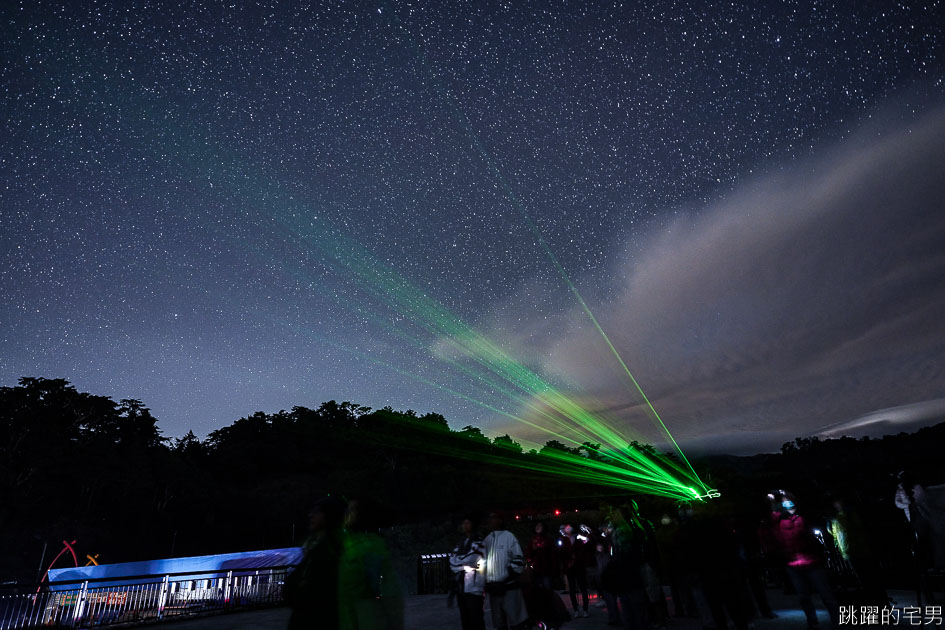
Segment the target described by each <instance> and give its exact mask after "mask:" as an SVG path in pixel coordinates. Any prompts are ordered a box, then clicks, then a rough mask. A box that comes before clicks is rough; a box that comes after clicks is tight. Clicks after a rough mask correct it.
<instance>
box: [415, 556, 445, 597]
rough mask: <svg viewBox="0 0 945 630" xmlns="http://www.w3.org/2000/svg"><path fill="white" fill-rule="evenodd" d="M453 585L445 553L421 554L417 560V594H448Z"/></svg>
mask: <svg viewBox="0 0 945 630" xmlns="http://www.w3.org/2000/svg"><path fill="white" fill-rule="evenodd" d="M452 584H453V574H452V573H451V572H450V562H449V556H448V555H447V554H445V553H430V554H423V555H421V556H419V557H418V558H417V594H418V595H429V594H433V593H446V592H449V589H450V586H452Z"/></svg>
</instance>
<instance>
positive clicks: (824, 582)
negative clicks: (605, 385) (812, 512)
mask: <svg viewBox="0 0 945 630" xmlns="http://www.w3.org/2000/svg"><path fill="white" fill-rule="evenodd" d="M772 518H773V519H774V521H775V522H776V523H777V532H778V538H779V541H780V543H781V549H782V551H783V554H784V559H785V562H786V563H787V574H788V577H789V578H790V580H791V583H792V584H794V589H795V590H796V591H797V596H798V599H799V600H800V604H801V609H803V611H804V614H805V615H806V616H807V627H808V628H816V627H818V622H817V610H816V609H815V608H814V602H813V599H812V598H811V592H812V591H817V593H818V594H819V595H820V598H821V600H823V602H824V606H825V607H826V608H827V611H828V612H829V613H830V620H831V622H832V623H833V625H834V626H838V625H840V608H839V605H838V604H837V600H836V598H835V597H834V595H833V591H832V590H831V588H830V583H829V581H828V579H827V571H826V570H825V569H824V567H823V551H822V549H821V548H820V543H818V542H817V540H816V538H814V534H813V532H812V531H811V529H810V528H809V527H808V525H807V523H806V522H805V521H804V518H803V517H802V516H801V515H800V514H798V513H797V507H796V506H795V504H794V498H793V497H792V496H791V495H789V494H784V495H782V496H781V504H780V509H779V510H777V511H774V512H773V514H772Z"/></svg>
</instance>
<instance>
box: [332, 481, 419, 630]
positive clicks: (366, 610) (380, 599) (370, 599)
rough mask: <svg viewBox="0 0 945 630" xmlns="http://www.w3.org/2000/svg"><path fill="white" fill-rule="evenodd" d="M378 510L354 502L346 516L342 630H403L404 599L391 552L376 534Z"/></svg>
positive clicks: (341, 583)
mask: <svg viewBox="0 0 945 630" xmlns="http://www.w3.org/2000/svg"><path fill="white" fill-rule="evenodd" d="M379 512H380V511H379V509H378V508H377V507H376V506H375V505H373V503H371V502H369V501H367V500H353V501H351V502H350V503H349V504H348V512H347V514H346V515H345V540H344V550H343V552H342V554H341V562H340V564H339V569H338V602H339V606H338V616H339V628H340V629H341V630H403V627H404V600H403V593H402V592H401V589H400V584H399V583H398V581H397V577H396V574H395V573H394V567H393V564H392V563H391V557H390V551H389V550H388V549H387V544H386V543H385V542H384V539H383V538H381V536H380V534H378V524H379V521H378V519H379V516H380V514H379Z"/></svg>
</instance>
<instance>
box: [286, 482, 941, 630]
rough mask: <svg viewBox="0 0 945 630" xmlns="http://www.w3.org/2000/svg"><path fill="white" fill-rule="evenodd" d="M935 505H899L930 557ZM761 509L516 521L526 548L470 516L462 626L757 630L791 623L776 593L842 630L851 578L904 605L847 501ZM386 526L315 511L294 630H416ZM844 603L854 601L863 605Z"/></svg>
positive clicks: (345, 507) (905, 494) (905, 493)
mask: <svg viewBox="0 0 945 630" xmlns="http://www.w3.org/2000/svg"><path fill="white" fill-rule="evenodd" d="M923 493H924V489H922V488H921V486H917V485H916V486H913V485H911V484H909V483H906V484H904V485H903V484H900V492H899V495H901V496H899V495H897V499H896V503H897V505H898V506H899V507H900V508H902V509H903V510H904V511H905V516H906V518H907V520H910V522H911V523H912V524H913V525H914V526H915V527H914V529H915V533H916V540H917V545H916V549H918V550H921V549H922V546H923V545H924V544H926V543H927V542H928V541H927V538H928V532H926V531H925V530H929V532H931V531H932V530H933V529H934V527H940V525H938V526H933V525H930V524H929V522H930V521H929V515H930V514H931V510H930V508H929V507H928V505H925V504H923V503H922V502H923V501H926V499H925V496H924V494H923ZM758 505H759V506H763V507H761V509H759V510H758V511H757V512H756V513H755V517H753V518H745V517H740V518H738V517H734V516H730V515H726V514H725V513H724V511H722V510H711V509H705V506H704V505H703V504H693V503H689V502H682V503H679V504H677V505H676V510H675V511H674V512H673V513H665V514H662V516H661V518H660V519H659V521H658V522H657V523H656V524H655V525H654V523H653V522H651V521H650V520H648V519H646V518H644V517H643V516H642V515H641V514H640V510H639V509H638V506H637V504H636V503H635V502H634V501H632V500H628V501H627V502H625V503H622V504H620V505H604V506H601V509H600V510H599V511H598V512H593V513H586V512H585V513H581V514H580V516H583V517H586V522H568V521H567V520H566V519H563V518H554V519H551V518H549V519H548V520H542V519H541V518H535V519H532V520H527V521H522V522H519V521H517V520H516V522H515V527H513V529H517V530H518V531H519V532H520V533H522V532H523V525H525V524H526V522H527V525H528V528H529V529H530V530H531V533H530V538H528V537H523V538H522V540H524V545H523V544H522V542H520V539H519V537H518V536H516V535H515V534H514V533H513V532H512V531H510V530H509V528H508V527H507V523H506V521H505V518H504V515H503V514H502V513H500V512H492V513H490V514H488V516H487V518H485V519H484V520H483V525H484V527H483V528H480V527H479V523H478V522H477V519H476V518H475V517H474V516H469V517H467V518H465V519H464V520H463V521H462V524H461V531H462V536H461V539H460V540H459V542H458V544H457V545H456V546H455V548H454V549H453V550H452V552H451V553H450V554H449V566H450V570H451V572H452V575H453V581H452V589H451V594H450V602H451V603H452V602H454V601H455V602H457V603H458V606H457V607H458V611H459V614H458V616H459V619H458V620H457V621H458V625H459V626H461V627H462V628H463V630H485V628H486V619H485V616H486V615H485V611H486V608H487V607H486V605H485V604H486V602H487V601H488V604H489V606H488V609H489V610H490V613H491V627H492V628H494V629H495V630H525V629H531V628H560V627H561V626H562V625H563V624H564V623H566V622H568V621H570V620H572V619H575V620H577V619H582V618H585V617H588V616H590V615H591V612H594V614H595V615H603V614H606V616H607V622H608V624H609V625H612V626H618V627H624V628H626V629H628V630H646V629H649V628H654V629H657V628H662V627H664V626H665V625H666V624H667V622H668V620H669V618H670V617H673V616H676V617H694V618H696V619H697V620H699V621H700V622H701V625H702V626H703V627H704V628H714V629H715V630H726V629H727V628H729V627H730V626H733V627H734V628H735V629H736V630H747V629H748V628H749V624H750V622H751V621H752V619H754V618H759V617H760V618H774V617H776V616H777V615H776V614H775V613H774V611H773V610H772V608H771V606H770V604H769V602H768V597H767V593H768V588H769V586H772V585H775V586H779V587H782V588H784V590H785V593H791V594H793V595H794V596H796V602H797V606H798V608H800V609H801V610H802V611H803V612H804V615H805V617H806V620H807V625H808V628H817V627H818V618H817V611H816V607H815V595H816V596H817V600H819V601H818V602H816V603H819V604H821V605H822V606H823V608H825V609H826V611H827V613H828V614H829V618H830V621H831V625H832V626H834V627H837V626H839V625H840V605H839V600H840V598H839V597H838V593H837V592H835V589H836V585H837V579H836V578H837V576H839V575H846V576H847V577H850V576H852V578H853V579H854V580H855V582H856V585H857V587H856V602H855V603H857V604H861V605H862V604H869V605H872V606H880V607H883V606H886V605H887V604H888V603H889V602H890V600H889V597H888V595H887V593H886V590H885V588H884V584H883V578H882V575H881V571H880V565H879V561H878V559H877V557H876V554H874V553H873V545H872V544H871V541H870V536H869V535H868V534H869V532H868V531H867V529H866V527H865V525H864V522H863V519H862V518H861V517H860V516H859V515H858V514H857V513H856V511H855V510H852V509H851V508H850V506H848V505H847V504H846V502H845V501H844V500H842V499H839V498H838V499H836V500H834V502H833V508H834V511H833V514H832V516H831V517H830V518H827V519H821V520H819V521H818V522H817V524H816V525H815V524H814V523H813V522H812V521H810V520H809V519H808V518H806V516H805V513H804V511H803V506H799V505H798V503H797V499H796V497H794V496H793V495H792V494H791V493H790V492H785V491H783V490H778V491H773V492H771V493H770V494H768V495H767V501H765V500H764V499H762V498H761V497H759V501H758ZM375 514H376V511H375V510H374V509H373V508H372V505H371V504H370V503H365V502H362V501H350V502H347V503H345V502H344V501H342V500H340V499H338V498H335V497H324V498H322V499H320V500H319V501H317V502H316V503H315V505H314V506H313V507H312V509H311V511H310V514H309V518H310V529H311V536H310V537H309V538H308V540H307V541H306V543H305V545H304V559H303V561H302V562H301V564H300V565H299V566H298V567H297V568H296V569H295V570H294V571H293V572H292V573H291V574H290V575H289V576H288V578H287V580H286V584H285V596H286V600H287V601H288V602H289V604H290V605H291V607H292V616H291V619H290V624H289V628H290V630H299V629H302V628H331V629H333V628H339V629H341V630H402V628H403V626H404V615H403V611H404V599H403V594H402V590H401V588H400V585H399V583H398V581H397V579H396V577H395V572H394V570H393V566H392V562H391V554H390V552H389V550H388V549H387V547H386V545H385V543H384V541H383V539H382V538H381V537H380V535H379V534H378V528H377V523H376V522H375V520H374V516H375ZM559 516H560V515H559ZM552 523H554V524H552ZM588 523H591V524H590V525H589V524H588ZM923 528H924V529H923ZM935 531H937V530H935ZM933 533H934V532H933ZM923 536H925V537H926V538H925V539H923ZM933 537H934V536H933ZM664 585H665V586H664ZM666 587H668V589H669V593H668V594H667V593H666V591H665V588H666ZM565 592H566V593H567V595H568V600H569V603H570V610H568V608H567V605H566V603H565V600H564V599H563V598H562V597H561V595H560V594H559V593H565ZM667 595H668V596H667ZM841 595H844V596H845V597H846V599H845V601H846V602H847V603H850V602H851V600H850V594H849V592H847V593H841Z"/></svg>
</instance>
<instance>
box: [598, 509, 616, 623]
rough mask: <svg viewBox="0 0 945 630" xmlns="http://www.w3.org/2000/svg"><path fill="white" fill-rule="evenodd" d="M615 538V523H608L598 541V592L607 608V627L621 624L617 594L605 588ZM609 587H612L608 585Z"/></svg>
mask: <svg viewBox="0 0 945 630" xmlns="http://www.w3.org/2000/svg"><path fill="white" fill-rule="evenodd" d="M613 538H614V526H613V523H610V522H608V523H606V524H605V525H604V526H603V527H602V528H601V534H600V537H599V538H598V541H597V554H596V560H597V588H598V591H597V592H598V594H599V595H600V597H601V598H602V599H603V600H604V603H605V605H606V606H607V625H608V626H619V625H621V623H620V609H619V608H618V607H617V594H616V593H615V592H614V591H612V590H609V589H608V588H605V587H604V584H605V580H606V579H607V578H606V576H607V575H609V573H608V569H607V567H608V566H609V565H610V562H611V560H612V559H613V557H612V556H611V553H612V551H613V550H612V547H613ZM607 586H611V585H610V584H609V583H608V584H607Z"/></svg>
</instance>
